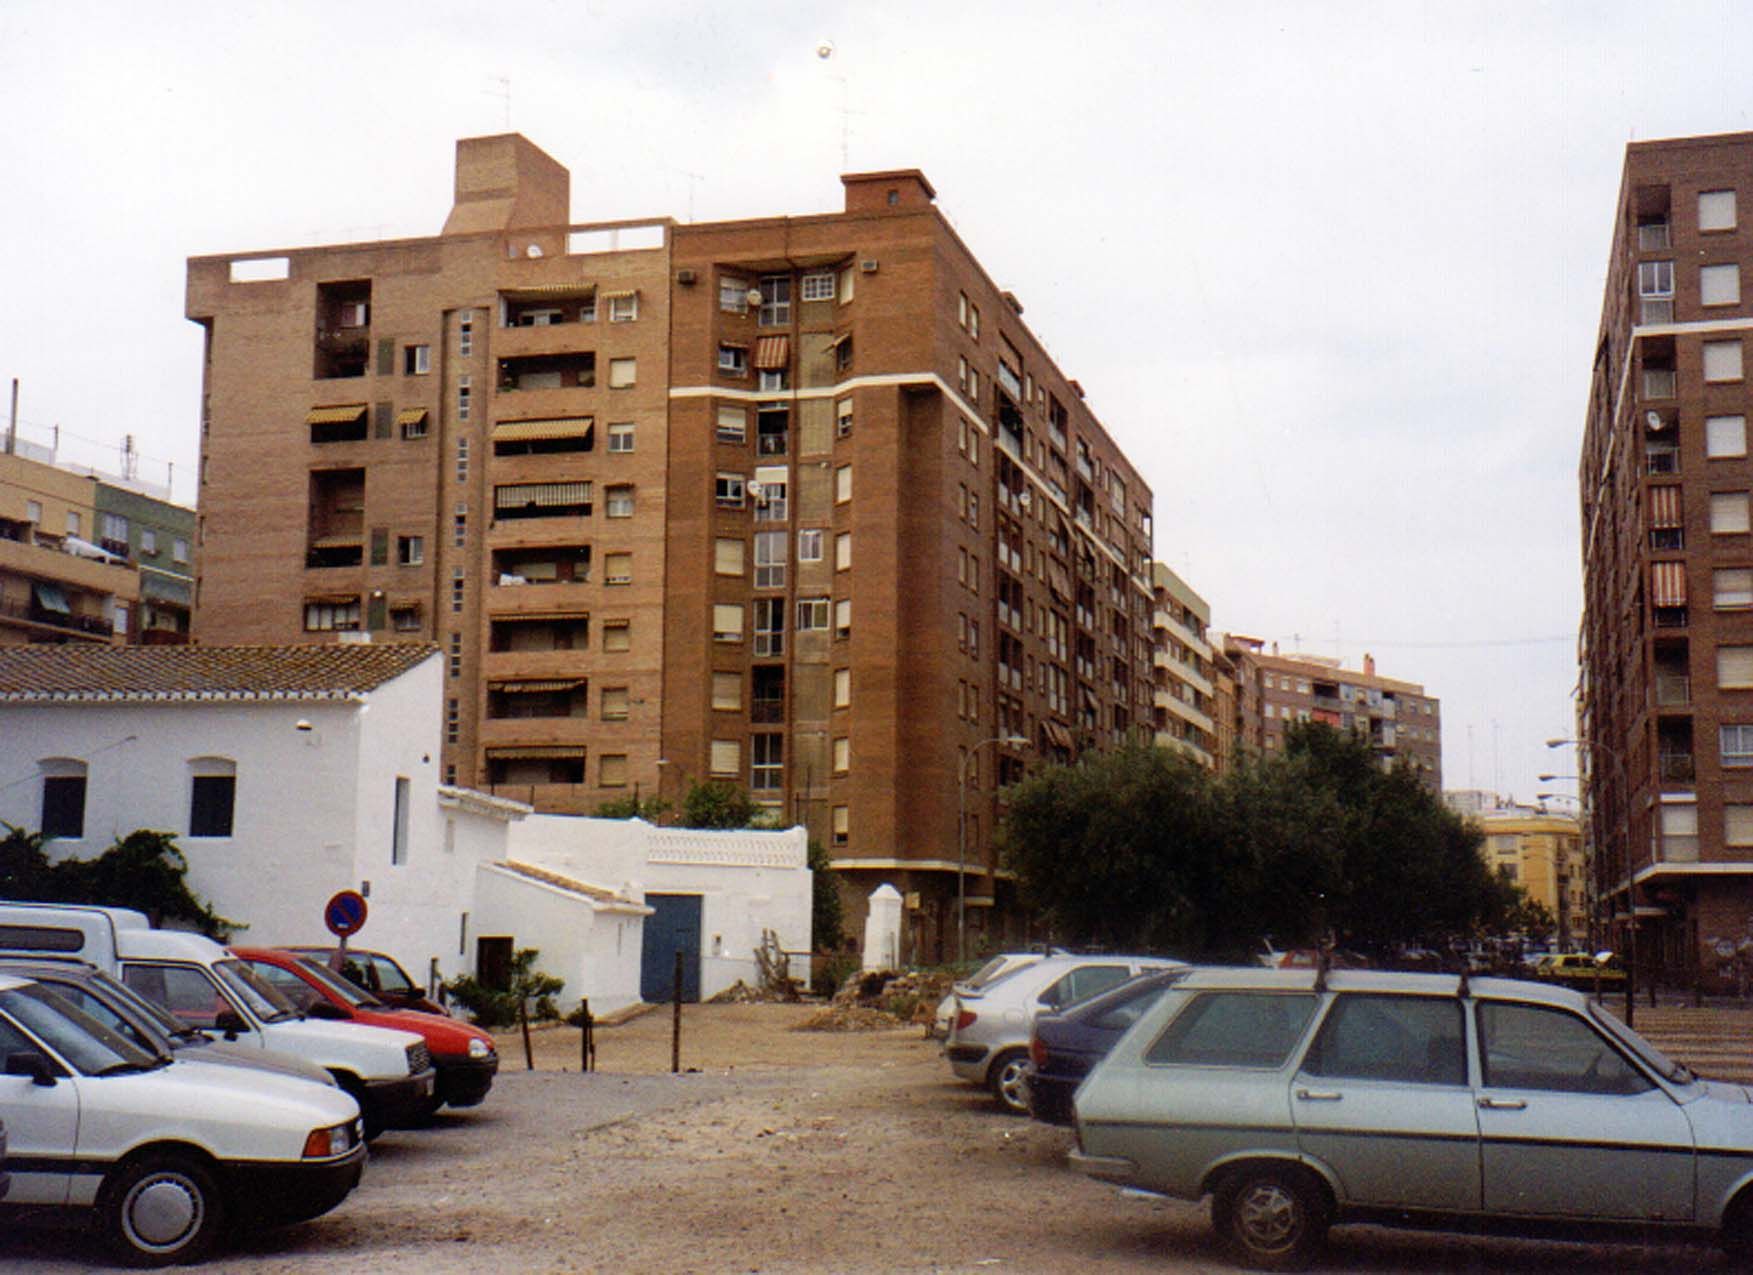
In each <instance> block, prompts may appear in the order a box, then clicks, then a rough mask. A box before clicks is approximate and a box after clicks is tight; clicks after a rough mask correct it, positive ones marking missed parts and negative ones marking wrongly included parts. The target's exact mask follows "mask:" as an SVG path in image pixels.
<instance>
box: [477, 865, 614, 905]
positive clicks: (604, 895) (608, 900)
mask: <svg viewBox="0 0 1753 1275" xmlns="http://www.w3.org/2000/svg"><path fill="white" fill-rule="evenodd" d="M493 866H494V867H496V868H499V869H501V870H503V871H505V872H510V873H512V874H514V875H516V876H520V877H527V878H528V879H529V880H531V881H540V882H541V883H542V884H543V885H551V886H553V887H554V888H555V889H556V890H564V891H566V892H567V893H568V894H576V895H580V896H582V897H583V898H586V899H589V900H590V901H591V902H593V903H602V904H619V905H621V906H623V907H639V904H637V903H635V902H634V901H633V900H632V899H629V898H628V897H627V896H626V895H624V894H616V893H615V892H614V891H613V890H608V889H604V888H603V887H602V886H600V885H590V884H588V883H587V882H584V881H580V880H578V879H577V878H576V877H568V876H562V875H561V874H560V873H558V872H550V871H548V870H547V869H546V868H538V867H536V866H534V865H533V864H528V863H519V862H517V861H516V860H515V859H502V860H500V861H499V862H497V863H495V864H494V865H493Z"/></svg>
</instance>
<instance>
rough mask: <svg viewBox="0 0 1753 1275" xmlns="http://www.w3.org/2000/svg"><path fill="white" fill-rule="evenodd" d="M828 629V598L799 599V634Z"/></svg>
mask: <svg viewBox="0 0 1753 1275" xmlns="http://www.w3.org/2000/svg"><path fill="white" fill-rule="evenodd" d="M827 627H828V599H827V598H799V599H798V600H797V631H798V632H799V633H808V632H814V631H816V630H820V629H826V628H827Z"/></svg>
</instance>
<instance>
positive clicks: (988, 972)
mask: <svg viewBox="0 0 1753 1275" xmlns="http://www.w3.org/2000/svg"><path fill="white" fill-rule="evenodd" d="M1010 963H1011V960H1010V957H1008V956H995V957H993V958H992V959H991V960H990V961H987V962H986V964H984V965H982V966H981V967H980V968H979V969H977V970H975V971H974V973H973V974H972V975H970V976H969V977H968V978H965V979H963V980H962V986H964V987H985V986H986V984H988V983H990V982H991V981H992V980H993V979H995V978H997V977H998V976H999V975H1000V974H1002V973H1004V971H1005V970H1006V969H1007V968H1009V966H1010Z"/></svg>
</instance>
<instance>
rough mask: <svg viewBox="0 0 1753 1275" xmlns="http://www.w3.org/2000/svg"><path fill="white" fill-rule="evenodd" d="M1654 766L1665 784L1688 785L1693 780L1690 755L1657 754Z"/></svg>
mask: <svg viewBox="0 0 1753 1275" xmlns="http://www.w3.org/2000/svg"><path fill="white" fill-rule="evenodd" d="M1656 765H1657V768H1658V770H1659V773H1660V774H1661V777H1662V782H1663V783H1665V784H1689V783H1691V782H1693V780H1694V778H1695V775H1694V771H1693V765H1692V754H1691V753H1679V752H1664V753H1659V754H1658V755H1657V758H1656Z"/></svg>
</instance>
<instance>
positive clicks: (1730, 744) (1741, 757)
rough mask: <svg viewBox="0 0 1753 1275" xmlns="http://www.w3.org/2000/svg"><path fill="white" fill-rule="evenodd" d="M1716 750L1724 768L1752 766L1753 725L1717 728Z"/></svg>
mask: <svg viewBox="0 0 1753 1275" xmlns="http://www.w3.org/2000/svg"><path fill="white" fill-rule="evenodd" d="M1717 736H1718V738H1717V748H1718V751H1719V753H1720V755H1721V757H1722V763H1723V765H1725V766H1753V725H1735V726H1723V727H1719V728H1718V731H1717Z"/></svg>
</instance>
